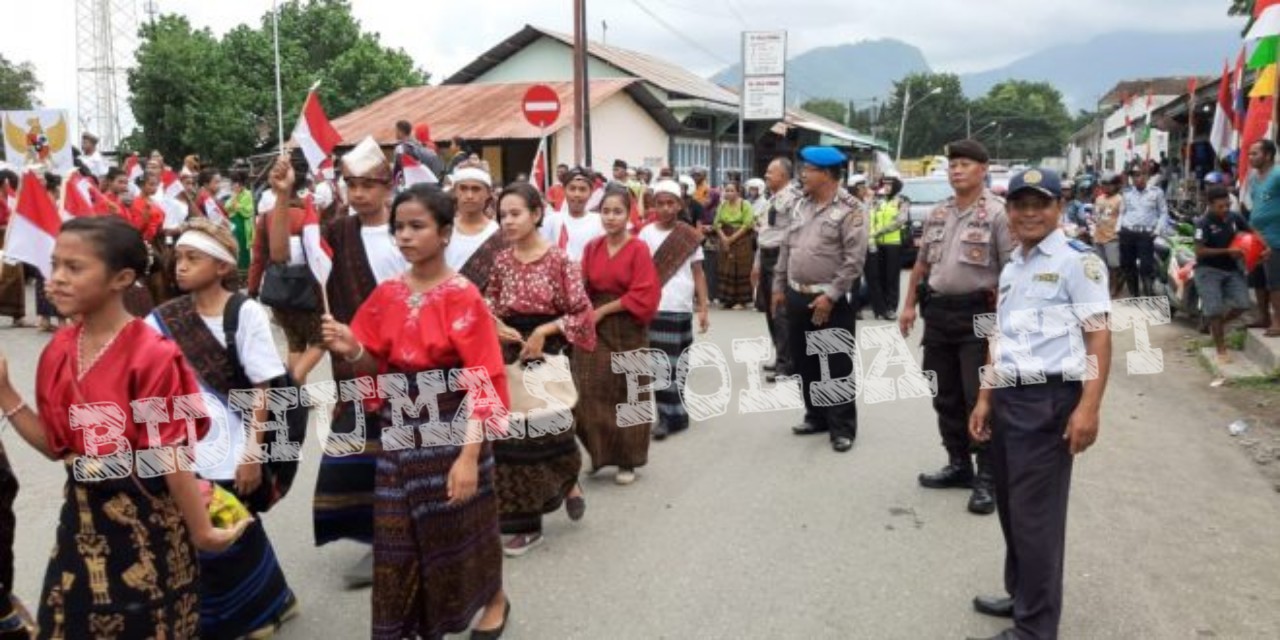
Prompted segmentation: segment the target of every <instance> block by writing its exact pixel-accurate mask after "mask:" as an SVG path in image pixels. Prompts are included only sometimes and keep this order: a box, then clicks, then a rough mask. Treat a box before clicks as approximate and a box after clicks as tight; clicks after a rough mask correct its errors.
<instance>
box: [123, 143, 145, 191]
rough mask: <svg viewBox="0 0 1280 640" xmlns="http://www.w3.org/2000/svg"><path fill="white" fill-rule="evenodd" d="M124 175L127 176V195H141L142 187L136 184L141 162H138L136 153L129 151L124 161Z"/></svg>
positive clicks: (139, 175) (139, 176) (140, 170)
mask: <svg viewBox="0 0 1280 640" xmlns="http://www.w3.org/2000/svg"><path fill="white" fill-rule="evenodd" d="M124 175H126V176H128V177H129V195H131V196H134V197H137V196H139V195H142V187H139V186H138V178H141V177H142V163H141V162H138V154H136V153H131V154H129V157H128V158H127V159H125V161H124Z"/></svg>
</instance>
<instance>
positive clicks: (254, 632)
mask: <svg viewBox="0 0 1280 640" xmlns="http://www.w3.org/2000/svg"><path fill="white" fill-rule="evenodd" d="M236 254H237V247H236V242H235V238H234V236H232V235H231V230H230V229H227V228H226V227H224V226H222V225H220V224H216V223H214V222H212V221H209V220H202V219H198V218H197V219H192V220H190V221H188V222H187V224H185V225H183V228H182V235H181V236H179V238H178V241H177V243H175V244H174V255H175V259H176V262H177V264H176V269H175V271H176V274H177V280H178V287H179V288H181V289H182V290H183V291H185V292H187V293H186V295H183V296H181V297H178V298H175V299H173V300H170V301H169V302H167V303H165V304H164V305H162V306H161V307H160V308H158V309H156V310H155V311H154V312H152V314H151V315H150V316H148V317H147V324H148V325H150V326H151V327H152V328H153V329H155V330H157V331H159V332H160V333H162V334H163V335H165V336H166V337H169V338H170V339H172V340H174V341H175V342H176V343H177V344H178V346H179V347H180V348H181V349H182V353H183V355H184V356H185V357H186V360H187V363H188V364H189V365H191V368H192V370H193V371H194V372H195V374H196V378H197V380H198V381H199V383H200V387H201V389H202V390H203V391H204V392H205V393H207V394H209V395H207V396H205V397H206V398H208V397H210V396H212V397H216V398H217V399H218V400H220V401H221V402H222V404H223V411H211V412H210V413H211V415H212V416H214V418H213V424H212V428H211V429H210V431H209V433H208V434H207V435H206V436H205V437H204V438H203V439H202V440H201V441H200V443H199V445H197V447H196V471H197V473H198V474H199V476H200V477H201V478H204V479H206V480H210V481H212V482H215V483H217V484H219V485H221V486H222V487H223V488H224V489H227V490H229V491H231V492H232V493H233V494H235V496H236V497H237V498H238V499H240V501H241V502H243V503H244V504H246V505H248V506H250V508H251V509H252V508H254V507H255V506H257V505H263V506H266V505H269V503H270V502H272V501H273V498H272V496H271V494H272V493H273V492H274V491H276V488H275V487H274V486H272V485H273V479H272V478H270V477H267V476H266V475H265V472H264V465H263V464H260V463H258V462H254V461H247V460H245V458H244V455H245V448H246V436H245V433H246V429H245V428H242V427H241V426H240V425H241V424H242V420H243V421H244V422H245V423H247V420H244V419H245V418H246V416H242V415H241V412H240V411H238V410H237V409H235V408H233V406H232V405H231V402H230V400H229V394H230V392H231V391H232V390H233V389H255V388H256V389H261V390H265V389H267V388H269V387H270V386H271V382H272V381H273V380H277V379H279V378H281V377H283V376H284V375H285V369H284V363H283V362H281V361H280V355H279V354H278V353H277V352H276V345H275V342H274V340H273V339H272V337H271V321H270V320H269V319H268V318H267V312H266V310H265V309H264V308H263V307H262V305H260V304H258V303H257V302H255V301H253V300H249V299H248V298H247V297H245V296H244V295H242V294H239V293H236V288H237V287H236V280H237V274H236ZM228 340H230V342H228ZM232 349H234V350H232ZM296 410H297V409H295V411H296ZM252 418H253V419H254V420H255V421H256V422H258V423H264V422H266V421H267V420H268V419H269V418H268V416H267V410H266V408H265V405H263V408H260V409H256V410H255V411H254V415H253V416H252ZM253 433H254V438H255V439H256V444H258V445H261V444H262V443H263V441H264V439H265V435H266V432H265V431H254V432H253ZM255 498H256V499H255ZM200 596H201V597H200V635H201V636H202V637H205V638H241V637H245V636H248V637H250V638H261V637H266V636H268V635H270V634H271V633H273V632H274V631H275V630H276V629H277V628H278V627H279V625H280V624H282V623H283V622H285V621H286V620H288V619H290V618H292V617H293V616H295V615H297V612H298V601H297V598H295V597H294V594H293V591H292V590H290V589H289V585H288V583H287V582H286V581H285V577H284V571H283V570H281V568H280V563H279V562H278V561H277V560H276V554H275V550H274V549H273V548H272V546H271V541H270V540H269V539H268V538H267V533H266V530H265V529H264V528H263V525H262V523H261V522H254V523H253V524H251V525H249V528H248V529H246V530H245V534H244V536H243V537H241V538H240V540H239V541H238V542H236V544H235V545H234V546H232V547H231V548H230V549H227V550H226V551H224V552H222V553H215V554H206V553H202V554H200Z"/></svg>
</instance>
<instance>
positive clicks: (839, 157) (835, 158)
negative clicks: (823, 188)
mask: <svg viewBox="0 0 1280 640" xmlns="http://www.w3.org/2000/svg"><path fill="white" fill-rule="evenodd" d="M800 160H802V161H803V162H804V163H805V164H811V165H813V166H815V167H824V168H825V167H843V166H844V165H845V163H846V162H848V161H849V158H848V157H847V156H845V155H844V154H843V153H841V152H840V150H839V149H837V148H835V147H805V148H803V149H801V150H800Z"/></svg>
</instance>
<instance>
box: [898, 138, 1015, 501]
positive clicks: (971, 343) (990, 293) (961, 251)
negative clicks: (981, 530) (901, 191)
mask: <svg viewBox="0 0 1280 640" xmlns="http://www.w3.org/2000/svg"><path fill="white" fill-rule="evenodd" d="M947 159H948V160H949V164H948V167H947V175H948V177H949V178H950V181H951V188H952V189H954V190H955V195H954V196H953V197H952V198H950V199H949V200H947V201H946V202H945V203H943V204H941V205H939V206H938V208H937V209H934V211H933V213H931V214H930V215H929V219H928V220H927V221H926V222H925V227H924V236H923V237H922V238H921V240H920V251H919V255H918V257H917V258H916V264H915V267H914V268H913V269H912V270H911V280H910V285H909V286H908V287H907V297H906V303H905V305H904V306H903V311H902V315H901V316H900V317H899V318H898V324H899V327H900V328H901V330H902V335H903V337H906V336H907V335H908V334H910V332H911V328H912V326H913V325H914V324H915V320H916V304H917V303H919V305H920V315H921V316H923V317H924V362H923V365H922V368H923V369H924V370H926V371H933V372H935V373H936V374H937V383H938V393H937V395H935V396H934V398H933V409H934V411H935V412H936V413H937V414H938V430H939V431H941V433H942V445H943V446H944V447H945V448H946V450H947V456H948V463H947V466H945V467H943V468H942V469H941V470H940V471H938V472H936V473H929V474H923V473H922V474H920V478H919V480H920V484H921V485H923V486H925V487H928V488H930V489H950V488H963V489H968V488H972V489H973V493H972V494H971V495H970V497H969V511H971V512H973V513H977V514H981V515H988V514H990V513H992V512H994V511H995V509H996V503H995V497H994V496H993V495H992V490H991V489H992V483H993V482H994V480H993V478H992V470H991V464H990V459H989V457H988V456H987V453H986V447H985V446H982V445H980V444H976V443H971V442H970V440H969V433H968V429H967V428H966V419H967V417H968V415H969V411H970V410H972V409H973V404H974V402H976V401H977V399H978V386H979V385H978V372H979V369H980V368H981V367H982V363H983V361H984V359H985V358H986V348H987V347H986V343H985V341H984V340H983V338H980V337H978V335H977V334H976V333H975V332H974V328H973V318H974V316H977V315H982V314H987V313H991V311H992V310H993V309H995V293H996V291H995V290H996V283H997V282H998V281H999V278H1000V269H1001V268H1002V267H1003V266H1004V264H1005V262H1006V261H1007V260H1008V257H1009V251H1010V250H1012V248H1013V241H1012V240H1011V239H1010V236H1009V223H1008V218H1006V216H1005V211H1004V201H1003V200H1001V199H1000V198H999V197H998V196H996V195H995V194H993V193H991V192H990V191H988V190H987V188H986V177H987V162H988V161H989V157H988V155H987V150H986V149H985V148H983V146H982V145H981V144H979V143H978V142H976V141H973V140H961V141H959V142H955V143H952V144H950V145H948V147H947ZM971 452H972V453H976V455H977V462H978V471H977V474H976V476H975V474H974V469H973V462H972V459H971V458H970V455H971Z"/></svg>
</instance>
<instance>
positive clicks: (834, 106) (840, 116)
mask: <svg viewBox="0 0 1280 640" xmlns="http://www.w3.org/2000/svg"><path fill="white" fill-rule="evenodd" d="M800 108H801V109H804V110H805V111H808V112H809V113H812V114H814V115H816V116H822V117H823V118H826V119H828V120H830V121H832V122H837V123H840V124H844V123H845V121H846V118H847V117H848V114H849V109H848V106H847V105H846V104H845V103H843V102H841V101H839V100H833V99H831V98H814V99H812V100H806V101H805V102H804V103H803V104H801V105H800Z"/></svg>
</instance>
